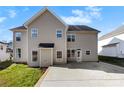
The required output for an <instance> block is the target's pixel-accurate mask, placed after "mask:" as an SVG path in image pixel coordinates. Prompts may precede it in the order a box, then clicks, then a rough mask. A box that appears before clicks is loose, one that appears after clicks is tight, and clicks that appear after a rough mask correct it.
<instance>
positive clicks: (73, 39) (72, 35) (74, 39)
mask: <svg viewBox="0 0 124 93" xmlns="http://www.w3.org/2000/svg"><path fill="white" fill-rule="evenodd" d="M69 37H70V41H69ZM73 37H74V38H73ZM75 41H76V35H75V34H67V42H75Z"/></svg>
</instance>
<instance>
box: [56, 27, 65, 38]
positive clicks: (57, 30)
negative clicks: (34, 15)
mask: <svg viewBox="0 0 124 93" xmlns="http://www.w3.org/2000/svg"><path fill="white" fill-rule="evenodd" d="M59 31H60V32H61V37H58V32H59ZM59 35H60V33H59ZM62 37H63V30H62V29H56V38H57V39H60V38H62Z"/></svg>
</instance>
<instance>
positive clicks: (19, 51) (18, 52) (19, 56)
mask: <svg viewBox="0 0 124 93" xmlns="http://www.w3.org/2000/svg"><path fill="white" fill-rule="evenodd" d="M16 58H21V49H20V48H17V49H16Z"/></svg>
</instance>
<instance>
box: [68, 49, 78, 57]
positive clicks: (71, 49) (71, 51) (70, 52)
mask: <svg viewBox="0 0 124 93" xmlns="http://www.w3.org/2000/svg"><path fill="white" fill-rule="evenodd" d="M67 50H69V51H71V52H70V58H75V57H76V50H77V49H75V48H69V49H67ZM72 50H75V55H74V57H72Z"/></svg>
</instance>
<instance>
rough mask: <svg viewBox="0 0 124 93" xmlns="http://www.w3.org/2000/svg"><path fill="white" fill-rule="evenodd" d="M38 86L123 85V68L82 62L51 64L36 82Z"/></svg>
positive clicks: (101, 63) (100, 63)
mask: <svg viewBox="0 0 124 93" xmlns="http://www.w3.org/2000/svg"><path fill="white" fill-rule="evenodd" d="M38 86H40V87H72V86H74V87H82V86H87V87H90V86H94V87H96V86H124V68H122V67H119V66H115V65H111V64H107V63H103V62H99V63H98V62H83V63H69V64H65V65H54V66H51V67H50V68H49V69H48V71H47V74H46V75H45V76H44V78H42V80H40V81H39V82H38Z"/></svg>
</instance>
